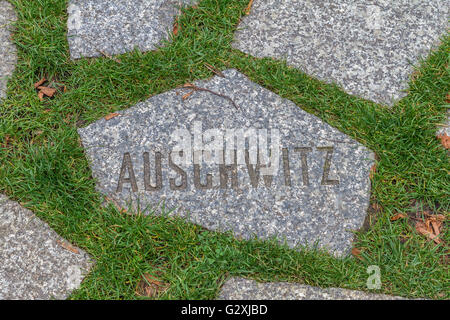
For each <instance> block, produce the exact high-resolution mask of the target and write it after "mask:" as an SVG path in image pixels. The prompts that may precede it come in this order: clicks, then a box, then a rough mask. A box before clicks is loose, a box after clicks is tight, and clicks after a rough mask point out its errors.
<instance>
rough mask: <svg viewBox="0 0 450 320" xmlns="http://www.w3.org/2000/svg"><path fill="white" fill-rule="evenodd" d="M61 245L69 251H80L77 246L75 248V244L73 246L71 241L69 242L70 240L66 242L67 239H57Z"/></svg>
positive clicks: (76, 252) (77, 252)
mask: <svg viewBox="0 0 450 320" xmlns="http://www.w3.org/2000/svg"><path fill="white" fill-rule="evenodd" d="M56 242H57V243H58V244H59V245H60V246H61V247H63V248H64V249H66V250H69V251H71V252H73V253H75V254H79V253H80V252H79V251H78V249H77V248H75V247H74V246H72V245H71V244H70V243H68V242H65V241H59V240H57V241H56Z"/></svg>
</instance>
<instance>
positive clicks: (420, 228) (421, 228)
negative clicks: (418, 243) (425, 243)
mask: <svg viewBox="0 0 450 320" xmlns="http://www.w3.org/2000/svg"><path fill="white" fill-rule="evenodd" d="M416 231H417V232H418V233H420V234H421V235H423V236H425V237H427V238H428V239H430V240H433V241H434V242H435V243H441V240H440V239H439V238H438V237H437V235H435V234H434V233H433V231H432V230H430V228H429V227H427V225H426V224H425V223H423V222H422V221H417V222H416Z"/></svg>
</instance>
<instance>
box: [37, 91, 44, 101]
mask: <svg viewBox="0 0 450 320" xmlns="http://www.w3.org/2000/svg"><path fill="white" fill-rule="evenodd" d="M38 97H39V100H41V101H44V93H43V92H42V91H39V92H38Z"/></svg>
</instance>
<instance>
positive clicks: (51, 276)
mask: <svg viewBox="0 0 450 320" xmlns="http://www.w3.org/2000/svg"><path fill="white" fill-rule="evenodd" d="M66 243H67V242H65V240H64V239H63V238H61V237H60V236H58V235H57V234H56V232H54V231H53V230H52V229H50V227H49V226H48V225H47V224H46V223H44V222H43V221H41V220H40V219H38V218H37V217H36V216H35V215H34V214H33V213H32V212H31V211H30V210H27V209H24V208H23V207H21V206H20V205H19V204H18V203H17V202H14V201H11V200H8V199H7V198H6V196H4V195H1V194H0V261H1V263H0V299H1V300H16V299H20V300H34V299H64V298H66V297H67V296H68V295H69V294H70V292H71V291H72V290H73V289H74V288H77V287H78V286H79V283H80V281H81V279H82V276H83V274H85V273H86V272H87V271H88V270H89V268H90V267H91V265H92V262H91V261H90V259H89V257H88V255H87V254H86V253H85V252H83V251H82V250H81V249H76V250H77V251H78V253H74V252H72V251H71V250H67V249H65V248H64V247H63V245H64V244H66ZM62 244H63V245H62ZM72 250H73V249H72Z"/></svg>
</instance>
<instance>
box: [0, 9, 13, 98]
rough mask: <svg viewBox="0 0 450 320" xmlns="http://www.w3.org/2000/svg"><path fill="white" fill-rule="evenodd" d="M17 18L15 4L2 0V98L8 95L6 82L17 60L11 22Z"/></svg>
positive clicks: (0, 66) (0, 44)
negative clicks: (12, 39)
mask: <svg viewBox="0 0 450 320" xmlns="http://www.w3.org/2000/svg"><path fill="white" fill-rule="evenodd" d="M15 20H16V15H15V12H14V8H13V6H12V5H11V4H10V3H9V2H7V1H0V99H1V98H4V97H5V96H6V82H7V80H8V77H10V76H11V75H12V73H13V71H14V66H15V65H16V62H17V53H16V47H15V46H14V44H13V43H12V41H11V29H12V28H11V23H12V22H14V21H15Z"/></svg>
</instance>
